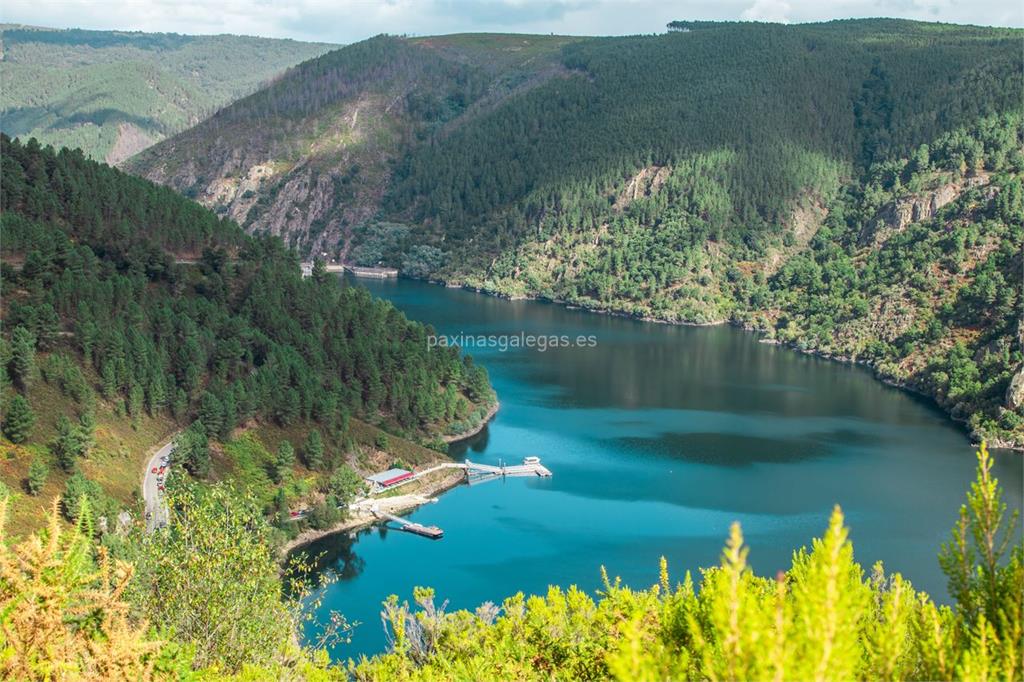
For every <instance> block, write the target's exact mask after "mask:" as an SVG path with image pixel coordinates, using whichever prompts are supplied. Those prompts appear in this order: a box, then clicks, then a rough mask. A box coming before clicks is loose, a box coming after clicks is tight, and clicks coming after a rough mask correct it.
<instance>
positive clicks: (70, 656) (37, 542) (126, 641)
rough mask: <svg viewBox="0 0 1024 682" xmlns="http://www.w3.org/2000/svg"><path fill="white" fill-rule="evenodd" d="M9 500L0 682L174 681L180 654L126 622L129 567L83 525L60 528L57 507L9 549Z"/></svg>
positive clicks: (2, 567) (1, 505) (1, 556)
mask: <svg viewBox="0 0 1024 682" xmlns="http://www.w3.org/2000/svg"><path fill="white" fill-rule="evenodd" d="M8 500H9V498H8V497H3V498H0V676H2V677H3V679H5V680H37V679H39V680H51V679H57V680H101V679H102V680H153V679H174V678H176V677H177V675H176V674H175V670H176V669H177V670H178V671H179V672H180V670H181V660H180V658H181V657H180V655H176V654H180V653H181V651H180V649H179V648H178V647H176V646H175V645H174V644H168V643H165V642H162V641H158V640H156V639H155V638H151V637H149V636H148V635H147V626H146V624H145V622H133V621H132V620H131V619H130V618H129V609H130V607H129V603H128V602H127V601H126V600H125V599H124V596H123V593H124V591H125V588H126V586H127V585H128V583H129V581H130V580H131V578H132V574H133V568H134V567H133V566H132V565H131V564H128V563H125V562H122V561H116V562H115V561H111V560H110V559H109V557H108V555H107V552H106V551H105V549H104V548H102V547H96V546H95V545H94V544H93V542H92V539H91V537H92V533H91V532H89V529H87V528H85V527H84V525H85V523H84V522H83V523H82V524H80V525H78V526H75V527H72V528H70V529H69V528H66V527H64V526H63V524H62V523H61V519H60V514H59V513H58V512H57V504H56V501H54V503H53V505H52V506H51V512H50V516H49V524H48V526H47V527H46V529H45V530H43V531H41V532H40V533H38V534H36V535H33V536H32V537H30V538H29V539H27V540H25V541H24V542H22V543H20V544H18V545H13V546H12V545H11V544H9V543H8V542H7V538H6V537H4V533H3V522H2V519H4V518H6V514H7V505H8ZM83 505H84V506H86V507H87V506H88V505H87V503H85V502H83ZM87 516H88V514H84V515H83V518H86V517H87ZM184 669H185V670H187V663H186V667H185V668H184Z"/></svg>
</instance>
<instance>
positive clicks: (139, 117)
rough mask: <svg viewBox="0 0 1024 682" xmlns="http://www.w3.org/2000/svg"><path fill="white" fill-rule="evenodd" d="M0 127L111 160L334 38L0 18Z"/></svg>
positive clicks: (174, 128) (198, 116)
mask: <svg viewBox="0 0 1024 682" xmlns="http://www.w3.org/2000/svg"><path fill="white" fill-rule="evenodd" d="M0 35H2V41H3V45H2V48H0V52H2V61H0V70H2V79H3V89H4V105H3V107H4V112H3V117H2V122H0V129H2V130H3V131H4V132H5V133H7V134H8V135H11V136H12V137H22V138H24V139H28V138H29V137H35V138H37V139H39V140H40V141H41V142H43V143H44V144H53V145H54V146H56V147H62V146H67V147H71V148H75V147H78V148H81V149H83V150H84V151H85V152H86V154H87V155H88V156H91V157H93V158H95V159H99V160H105V161H107V162H108V163H119V162H121V161H123V160H124V159H127V158H128V157H129V156H131V155H133V154H135V153H137V152H139V151H141V150H143V149H145V148H146V147H148V146H150V145H151V144H153V143H154V142H157V141H159V140H161V139H163V138H164V137H166V136H167V135H171V134H173V133H176V132H178V131H180V130H183V129H185V128H187V127H189V126H192V125H195V124H196V123H197V122H198V121H199V120H200V119H202V118H203V117H205V116H207V115H208V114H210V113H212V112H213V111H215V110H216V109H218V108H220V107H222V106H224V105H225V104H227V103H228V102H231V101H232V100H234V99H237V98H238V97H241V96H243V95H246V94H248V93H250V92H252V91H253V90H255V89H256V88H257V87H259V86H261V85H263V84H265V83H266V82H267V81H268V80H270V79H271V78H273V77H275V76H277V75H278V74H280V73H281V72H283V71H284V70H285V69H287V68H288V67H290V66H293V65H294V64H297V63H299V62H301V61H303V60H306V59H309V58H310V57H315V56H316V55H319V54H323V53H324V52H326V51H327V50H329V49H331V48H332V47H333V46H330V45H324V44H317V43H301V42H296V41H294V40H273V39H268V38H250V37H245V36H232V35H221V36H185V35H178V34H173V33H138V32H132V33H126V32H120V31H83V30H78V29H74V30H57V29H46V28H36V27H24V26H16V25H4V26H0Z"/></svg>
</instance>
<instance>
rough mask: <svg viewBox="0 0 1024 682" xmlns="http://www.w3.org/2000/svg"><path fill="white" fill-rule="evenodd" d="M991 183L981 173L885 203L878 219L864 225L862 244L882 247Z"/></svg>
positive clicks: (986, 176)
mask: <svg viewBox="0 0 1024 682" xmlns="http://www.w3.org/2000/svg"><path fill="white" fill-rule="evenodd" d="M988 182H989V178H988V175H987V174H984V173H979V174H977V175H974V176H971V177H970V178H966V179H965V180H962V181H960V182H950V183H946V184H943V185H939V186H938V187H935V188H933V189H931V190H927V191H924V192H919V193H917V194H912V195H910V196H906V197H901V198H899V199H897V200H895V201H893V202H891V203H889V204H886V205H885V206H883V207H882V208H881V209H880V210H879V211H878V214H877V215H876V216H875V220H872V221H869V222H868V223H867V224H866V225H865V227H864V229H863V231H862V232H861V234H860V240H859V241H860V244H861V246H869V245H871V246H876V247H878V246H881V245H882V244H884V243H885V242H886V241H887V240H888V239H889V238H890V237H892V236H893V235H894V234H897V233H898V232H901V231H902V230H904V229H906V227H907V226H908V225H911V224H913V223H919V222H921V221H922V220H930V219H932V218H934V217H935V215H936V214H937V213H938V212H939V210H940V209H941V208H942V207H943V206H946V205H947V204H950V203H952V202H954V201H956V200H957V199H958V198H959V197H960V195H961V194H963V192H964V191H966V190H968V189H970V188H972V187H979V186H983V185H987V184H988Z"/></svg>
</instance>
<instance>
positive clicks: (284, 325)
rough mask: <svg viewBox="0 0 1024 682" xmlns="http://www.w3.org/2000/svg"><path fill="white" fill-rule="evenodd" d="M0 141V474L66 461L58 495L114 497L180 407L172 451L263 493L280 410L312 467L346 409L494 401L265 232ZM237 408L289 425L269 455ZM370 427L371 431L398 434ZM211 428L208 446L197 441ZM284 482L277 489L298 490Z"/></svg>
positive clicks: (474, 374)
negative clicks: (246, 431)
mask: <svg viewBox="0 0 1024 682" xmlns="http://www.w3.org/2000/svg"><path fill="white" fill-rule="evenodd" d="M0 142H2V148H0V156H2V159H3V168H2V172H3V178H4V182H3V187H2V191H0V208H2V210H3V215H2V217H0V229H2V232H3V235H4V244H3V260H2V267H3V299H2V300H3V308H2V312H3V335H2V337H0V380H2V384H0V392H2V397H3V419H2V423H3V432H4V438H3V439H2V440H0V442H3V443H4V444H5V445H9V446H11V447H10V449H9V450H8V452H9V455H10V456H8V457H6V458H5V461H4V464H3V466H2V467H0V476H2V478H3V480H4V482H5V483H7V484H8V485H9V486H11V487H12V488H14V489H21V490H27V491H28V492H29V493H32V494H38V493H39V492H40V491H41V490H42V489H43V487H44V486H45V485H46V481H47V479H48V478H49V480H50V481H51V483H52V482H54V481H64V480H66V481H67V485H68V486H69V487H68V490H67V491H65V492H66V496H65V499H66V500H68V499H71V500H72V501H73V500H74V497H75V496H76V493H77V492H79V491H81V490H83V489H85V490H89V491H98V490H99V488H96V487H95V485H96V483H99V484H100V485H101V487H102V488H104V489H106V490H107V492H108V493H109V494H110V496H112V497H113V498H114V500H115V502H119V503H120V504H122V505H123V504H124V503H127V502H130V501H131V499H132V496H133V494H134V491H137V490H138V486H139V482H140V477H141V467H142V464H143V461H144V460H143V457H144V456H145V452H146V450H147V449H148V448H150V447H152V446H154V445H156V444H158V442H159V440H160V438H161V437H166V436H168V435H170V432H172V431H174V430H177V429H179V428H183V427H186V426H187V427H188V428H187V430H186V431H185V436H183V438H182V440H180V441H179V448H178V453H177V455H176V461H179V462H180V463H181V464H183V465H184V467H185V468H186V469H188V470H189V471H190V472H191V473H192V474H194V475H195V476H197V477H198V478H201V479H205V478H207V477H209V476H213V477H215V478H225V477H228V476H229V474H232V472H233V473H235V474H238V475H239V476H242V478H244V477H245V470H246V467H251V468H254V469H255V471H254V472H252V475H250V478H252V479H253V480H256V481H257V482H259V483H260V484H261V492H263V493H267V494H268V495H270V494H274V492H275V491H274V490H270V491H268V490H267V488H268V487H269V483H270V482H269V481H268V474H266V473H263V471H262V470H261V468H268V469H270V470H271V472H270V473H271V475H272V477H273V478H274V479H275V482H276V483H281V482H282V480H281V479H283V478H290V477H289V476H285V475H283V473H287V472H286V471H285V470H287V471H291V469H292V467H293V466H295V464H296V461H295V460H296V458H295V456H294V455H295V453H294V451H292V452H291V457H290V458H289V457H288V455H289V451H288V449H298V448H299V447H300V445H302V443H303V441H302V440H300V439H298V438H296V437H295V432H296V430H301V433H303V434H304V435H305V434H306V433H307V432H309V433H310V434H311V433H312V431H314V430H320V431H322V432H323V434H324V438H323V439H321V438H320V435H319V434H318V435H317V436H312V435H309V436H308V438H309V439H312V440H308V441H306V443H307V445H305V446H302V462H303V467H304V470H305V471H310V472H313V473H314V474H315V473H316V472H317V471H323V472H325V473H324V474H323V476H322V478H323V479H324V480H323V481H322V483H323V485H324V486H325V487H326V486H327V485H328V481H327V478H328V475H329V474H330V473H331V471H332V470H333V469H336V468H337V467H338V466H340V465H343V464H344V465H347V460H348V459H349V458H350V457H354V456H355V455H356V454H358V448H357V447H356V445H357V443H356V440H357V437H358V436H359V433H357V431H358V430H359V428H357V426H358V425H356V424H354V421H355V420H357V419H358V420H362V422H360V423H363V422H370V423H372V424H378V425H379V426H380V427H382V428H384V429H386V430H387V431H389V432H391V433H393V434H397V435H398V436H405V437H408V438H410V439H413V440H416V441H422V442H425V443H429V442H431V441H435V440H436V439H437V438H438V437H439V436H441V435H442V434H444V433H446V432H448V430H449V428H450V427H452V426H453V425H455V426H456V427H457V428H460V429H461V428H465V425H466V424H470V425H471V424H472V423H473V420H474V419H475V420H479V419H480V415H481V414H482V413H483V412H485V411H486V408H487V406H489V405H490V403H491V402H492V401H493V399H494V398H493V391H492V390H491V388H490V385H489V382H488V379H487V374H486V371H485V370H484V369H483V368H482V367H480V366H478V365H474V364H473V363H472V359H471V358H469V357H465V358H463V357H460V355H459V353H458V350H457V349H453V348H439V349H434V350H428V347H427V342H426V335H427V333H428V330H427V329H426V328H425V327H423V326H422V325H420V324H418V323H413V322H410V321H408V320H407V319H406V318H405V316H404V315H403V314H402V313H401V312H399V311H398V310H396V309H395V308H394V307H393V306H391V305H390V304H387V303H384V302H382V301H379V300H374V299H372V298H371V297H370V295H369V294H368V293H367V292H366V291H365V290H364V289H359V288H353V287H341V286H339V285H338V281H337V280H336V278H334V277H329V276H327V275H326V274H325V273H323V272H322V271H318V272H317V273H314V277H312V278H309V279H305V280H303V279H301V278H300V274H299V267H298V259H297V257H296V255H295V253H294V252H292V251H289V250H287V249H285V248H284V247H283V246H282V245H281V243H280V240H277V239H272V238H268V239H253V238H250V237H248V236H246V235H245V234H244V233H243V232H242V231H241V230H240V229H239V228H238V226H237V225H236V224H235V223H233V222H230V221H228V220H226V219H222V218H218V217H217V216H215V215H214V214H212V213H211V212H209V211H208V210H206V209H204V208H202V207H201V206H199V205H197V204H195V203H193V202H191V201H189V200H187V199H184V198H182V197H181V196H179V195H177V194H176V193H174V192H173V191H171V190H170V189H167V188H163V187H159V186H156V185H153V184H152V183H149V182H147V181H145V180H141V179H139V178H135V177H132V176H129V175H126V174H124V173H121V172H120V171H117V170H115V169H112V168H110V167H108V166H105V165H101V164H98V163H95V162H93V161H90V160H87V159H86V158H85V157H84V156H83V155H82V153H81V152H80V151H77V150H76V151H69V150H66V149H65V150H62V151H60V152H54V151H53V150H52V148H49V147H47V148H41V147H40V146H39V145H38V144H37V143H35V142H29V143H28V144H26V145H22V144H20V143H18V142H17V141H14V142H11V141H10V140H9V138H7V137H6V136H4V137H2V138H0ZM176 256H188V257H190V258H189V259H188V260H191V261H192V262H196V261H198V262H197V264H196V265H190V264H189V265H183V264H176V263H175V257H176ZM459 425H461V426H459ZM242 426H244V427H247V428H249V427H253V428H264V429H266V428H273V429H277V433H278V434H279V438H280V442H282V443H283V441H285V440H290V441H291V442H290V443H289V445H288V448H283V445H282V448H283V449H284V452H283V453H279V460H280V461H278V462H277V463H275V462H273V461H264V460H266V459H267V458H268V457H269V458H270V459H273V456H271V455H269V453H267V452H266V450H265V449H264V448H263V447H262V446H261V445H260V444H259V443H252V442H249V443H243V444H242V445H238V444H236V443H234V441H235V439H236V438H237V436H238V434H237V432H236V428H237V427H242ZM369 428H370V427H369V426H368V425H365V424H364V427H362V431H363V432H365V431H366V430H367V429H369ZM370 430H371V431H376V429H370ZM147 438H148V440H147ZM378 440H380V442H379V443H378V447H377V448H376V450H379V451H386V450H394V449H395V448H391V447H389V446H387V437H386V436H384V435H379V438H378ZM99 441H102V442H103V447H94V445H96V443H97V442H99ZM216 441H220V442H221V443H223V444H224V450H220V449H215V450H211V448H210V446H209V444H210V443H213V442H216ZM314 441H326V445H327V446H328V447H326V448H325V447H324V445H325V443H324V442H320V443H319V444H318V443H317V442H314ZM232 444H234V447H235V448H236V449H235V450H232V449H231V446H232ZM277 444H278V441H277V440H275V441H274V442H273V447H275V448H276V447H277ZM410 446H411V444H410ZM240 447H241V448H244V450H245V451H244V452H241V451H239V450H238V448H240ZM420 449H421V450H422V448H420ZM218 457H220V458H221V459H219V460H218V459H217V458H218ZM218 462H222V463H225V466H224V467H218ZM33 469H34V470H33ZM49 472H52V474H53V475H49ZM83 474H92V475H93V478H95V479H96V483H92V486H90V485H89V483H90V482H91V480H90V479H89V477H88V476H87V477H85V479H83ZM356 480H357V481H358V477H357V479H356ZM286 482H287V481H286ZM264 483H266V484H267V485H262V484H264ZM51 488H52V486H51ZM305 492H306V494H305V497H306V498H309V497H316V495H314V494H313V493H314V492H315V491H313V490H306V491H305ZM97 494H98V493H97ZM280 495H281V496H282V497H281V499H280V500H278V504H279V505H284V504H286V503H287V502H289V499H286V498H292V497H294V498H298V497H303V494H302V491H301V490H300V491H296V490H293V489H288V490H284V489H281V491H280ZM100 498H102V499H107V498H106V497H103V496H100ZM321 499H322V496H321ZM261 501H262V502H265V503H269V502H270V500H268V499H262V500H261ZM69 504H70V503H69ZM112 508H113V509H114V510H116V508H117V505H115V503H114V502H111V504H110V505H106V503H104V506H103V511H104V512H105V513H106V512H108V511H111V509H112ZM129 508H132V509H133V506H132V505H129ZM286 510H287V507H285V511H286ZM65 512H66V513H67V514H68V515H69V516H71V517H75V516H76V515H77V513H76V511H75V509H74V508H68V507H67V506H66V507H65ZM108 516H110V518H113V514H109V515H108Z"/></svg>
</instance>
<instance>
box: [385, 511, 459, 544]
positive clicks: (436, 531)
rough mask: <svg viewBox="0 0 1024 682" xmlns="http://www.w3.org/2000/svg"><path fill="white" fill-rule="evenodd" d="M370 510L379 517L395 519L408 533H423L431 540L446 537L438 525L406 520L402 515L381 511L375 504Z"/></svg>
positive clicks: (389, 519)
mask: <svg viewBox="0 0 1024 682" xmlns="http://www.w3.org/2000/svg"><path fill="white" fill-rule="evenodd" d="M370 511H372V512H373V515H374V516H376V517H377V518H379V519H387V520H388V521H394V522H395V523H397V524H398V525H399V526H400V527H401V529H402V530H404V531H406V532H407V533H414V534H416V535H422V536H423V537H425V538H430V539H431V540H440V539H441V538H442V537H444V531H443V530H441V529H440V528H438V527H437V526H424V525H423V524H422V523H414V522H412V521H406V520H405V519H403V518H402V517H401V516H395V515H394V514H389V513H387V512H384V511H381V510H380V508H379V507H377V506H374V507H373V508H372V509H371V510H370Z"/></svg>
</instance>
